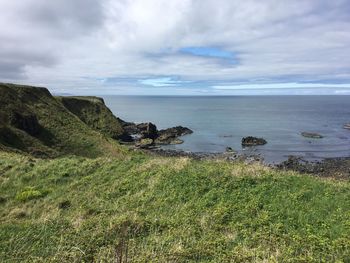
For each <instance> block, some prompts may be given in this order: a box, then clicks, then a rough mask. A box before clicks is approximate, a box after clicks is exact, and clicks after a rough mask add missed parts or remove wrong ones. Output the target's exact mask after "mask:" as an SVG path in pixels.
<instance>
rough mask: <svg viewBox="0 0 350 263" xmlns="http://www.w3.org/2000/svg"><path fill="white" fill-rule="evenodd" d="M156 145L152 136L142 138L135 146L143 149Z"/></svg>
mask: <svg viewBox="0 0 350 263" xmlns="http://www.w3.org/2000/svg"><path fill="white" fill-rule="evenodd" d="M153 145H154V141H153V140H152V139H150V138H145V139H141V140H140V141H138V142H136V144H135V146H136V147H139V148H142V149H148V148H150V147H152V146H153Z"/></svg>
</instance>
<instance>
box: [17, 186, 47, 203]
mask: <svg viewBox="0 0 350 263" xmlns="http://www.w3.org/2000/svg"><path fill="white" fill-rule="evenodd" d="M45 195H46V193H44V192H41V191H39V190H36V189H35V188H34V187H26V188H25V189H24V190H23V191H22V192H19V193H17V195H16V200H18V201H22V202H24V201H28V200H32V199H37V198H40V197H43V196H45Z"/></svg>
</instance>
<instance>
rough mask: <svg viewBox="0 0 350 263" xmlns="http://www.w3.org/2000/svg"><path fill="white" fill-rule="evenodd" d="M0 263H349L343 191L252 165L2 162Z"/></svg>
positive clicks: (11, 157) (349, 208) (343, 185)
mask: <svg viewBox="0 0 350 263" xmlns="http://www.w3.org/2000/svg"><path fill="white" fill-rule="evenodd" d="M0 174H1V176H0V182H1V184H0V205H1V209H0V261H1V262H349V260H350V239H349V236H350V184H349V182H348V181H335V180H329V179H321V178H316V177H311V176H301V175H298V174H296V173H292V172H281V171H278V170H273V169H270V168H266V167H263V166H260V165H256V164H255V165H249V166H248V165H245V164H241V163H235V164H232V163H228V162H219V161H216V162H215V161H195V160H191V159H188V158H161V157H150V156H146V155H142V154H137V153H136V154H135V153H134V154H132V155H129V158H126V159H115V158H114V159H113V158H106V157H103V158H97V159H88V158H83V157H74V156H73V157H69V158H56V159H52V160H42V159H35V158H30V157H26V156H22V155H18V154H5V153H0Z"/></svg>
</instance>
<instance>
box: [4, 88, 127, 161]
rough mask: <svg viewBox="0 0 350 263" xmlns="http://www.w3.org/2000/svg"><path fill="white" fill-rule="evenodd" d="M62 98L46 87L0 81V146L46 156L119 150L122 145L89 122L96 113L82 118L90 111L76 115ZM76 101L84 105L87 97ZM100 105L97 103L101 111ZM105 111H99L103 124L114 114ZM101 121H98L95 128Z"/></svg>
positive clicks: (112, 153) (89, 154)
mask: <svg viewBox="0 0 350 263" xmlns="http://www.w3.org/2000/svg"><path fill="white" fill-rule="evenodd" d="M62 100H63V99H56V98H54V97H53V96H52V95H51V94H50V92H49V91H48V90H47V89H45V88H38V87H29V86H20V85H13V84H0V105H1V107H0V145H1V147H2V148H3V149H7V150H14V149H15V150H17V151H23V152H28V153H31V154H34V155H36V156H39V155H40V156H49V157H53V156H58V155H61V154H74V155H81V156H90V157H96V156H100V155H104V154H107V155H115V154H118V152H119V151H120V149H121V148H120V147H119V146H117V144H116V142H115V141H113V140H112V139H111V138H110V137H109V136H106V135H103V134H101V133H100V132H98V131H96V130H95V129H94V127H92V126H91V122H95V121H96V117H95V116H96V114H95V116H94V115H93V114H92V112H91V116H92V117H91V118H94V119H92V120H91V122H89V121H85V122H84V121H82V120H81V119H83V120H85V119H84V116H85V115H87V114H90V112H88V113H87V114H85V115H84V113H85V112H84V111H82V114H79V115H78V116H77V115H75V114H74V113H75V111H74V110H72V109H71V107H70V108H69V109H67V108H66V107H65V105H64V104H63V103H62ZM63 101H65V100H63ZM75 102H78V103H79V105H81V104H84V105H86V102H87V100H85V99H82V100H78V98H76V99H75ZM89 103H90V104H91V105H92V106H91V108H93V107H95V106H94V105H95V104H96V103H95V102H93V101H89ZM86 108H87V107H86ZM102 108H103V107H102V106H100V107H99V109H100V110H101V111H102ZM102 113H103V112H102ZM108 114H109V112H106V110H105V112H104V114H101V115H98V116H99V117H100V120H98V121H99V122H100V123H101V122H102V125H103V123H110V122H111V119H112V118H113V117H114V116H113V115H112V114H111V113H110V114H109V115H108ZM111 116H113V117H111ZM114 118H115V117H114ZM112 124H113V125H114V124H116V128H115V130H113V132H114V133H115V134H117V133H118V132H119V133H121V131H120V126H117V123H116V121H114V123H112ZM102 125H101V124H98V125H97V127H96V128H97V130H98V129H101V127H102Z"/></svg>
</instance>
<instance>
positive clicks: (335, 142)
mask: <svg viewBox="0 0 350 263" xmlns="http://www.w3.org/2000/svg"><path fill="white" fill-rule="evenodd" d="M104 99H105V102H106V104H107V106H108V107H109V108H110V109H111V110H112V112H113V113H114V114H115V115H116V116H118V117H120V118H122V119H124V120H127V121H133V122H148V121H150V122H153V123H155V124H156V125H157V127H158V128H160V129H162V128H167V127H172V126H176V125H182V126H187V127H189V128H191V129H192V130H193V131H194V133H193V134H191V135H187V136H184V137H183V140H184V141H185V143H184V144H181V145H174V146H167V147H168V148H172V149H181V150H186V151H194V152H223V151H225V148H226V147H227V146H230V147H232V148H233V149H235V150H236V151H239V152H246V153H252V152H255V153H260V154H262V155H263V156H264V158H265V159H266V160H267V161H268V162H278V161H281V160H284V159H286V158H287V156H288V155H291V154H293V155H300V156H303V157H305V158H307V159H320V158H325V157H343V156H347V157H348V156H350V131H349V130H345V129H343V125H344V124H345V123H349V122H350V96H256V97H255V96H254V97H253V96H230V97H165V96H164V97H163V96H154V97H153V96H105V97H104ZM302 131H309V132H318V133H320V134H322V135H323V136H325V137H324V138H323V139H308V138H304V137H302V136H301V135H300V133H301V132H302ZM249 135H251V136H257V137H264V138H265V139H266V140H267V141H268V144H266V145H264V146H257V147H254V148H252V149H242V147H241V139H242V137H245V136H249Z"/></svg>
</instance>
